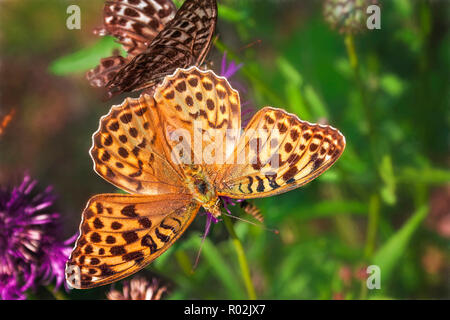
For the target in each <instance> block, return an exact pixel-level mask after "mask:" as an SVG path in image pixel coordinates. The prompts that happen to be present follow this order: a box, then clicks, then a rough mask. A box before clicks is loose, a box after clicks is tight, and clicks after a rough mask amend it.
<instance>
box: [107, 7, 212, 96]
mask: <svg viewBox="0 0 450 320" xmlns="http://www.w3.org/2000/svg"><path fill="white" fill-rule="evenodd" d="M216 22H217V3H216V0H186V1H185V2H184V3H183V5H182V6H181V8H180V9H179V10H178V12H177V14H176V16H175V17H174V18H173V19H172V20H171V21H170V22H169V23H168V24H167V26H166V27H165V28H164V29H163V30H162V31H161V32H160V33H159V34H158V35H157V36H156V37H155V39H153V41H152V42H151V44H150V46H149V47H148V49H147V50H146V51H145V52H142V53H140V54H138V55H137V56H136V57H134V59H133V60H131V61H130V62H129V63H128V64H127V65H126V66H124V67H123V68H122V69H121V70H120V71H119V72H118V73H117V74H116V75H115V76H114V78H113V79H112V80H111V81H110V82H109V83H108V84H107V86H108V90H109V96H110V97H111V96H113V95H116V94H119V93H122V92H128V91H136V90H142V89H145V88H151V87H154V86H155V85H157V84H158V83H159V82H160V81H161V80H162V79H163V78H164V77H165V76H167V75H170V74H172V73H173V72H174V71H175V70H176V69H177V68H186V67H189V66H191V65H201V64H202V63H203V61H204V59H205V57H206V55H207V53H208V52H209V49H210V47H211V44H212V36H213V33H214V30H215V26H216Z"/></svg>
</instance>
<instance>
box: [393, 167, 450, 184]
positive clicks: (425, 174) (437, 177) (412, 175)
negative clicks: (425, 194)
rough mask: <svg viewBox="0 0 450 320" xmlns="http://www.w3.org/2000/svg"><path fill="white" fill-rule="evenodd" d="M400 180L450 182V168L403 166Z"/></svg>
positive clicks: (430, 182)
mask: <svg viewBox="0 0 450 320" xmlns="http://www.w3.org/2000/svg"><path fill="white" fill-rule="evenodd" d="M398 180H399V182H400V181H401V182H403V183H413V182H414V183H416V182H417V183H425V184H442V183H448V182H450V170H447V169H441V168H423V169H417V168H411V167H410V168H403V169H402V170H401V171H400V174H399V176H398Z"/></svg>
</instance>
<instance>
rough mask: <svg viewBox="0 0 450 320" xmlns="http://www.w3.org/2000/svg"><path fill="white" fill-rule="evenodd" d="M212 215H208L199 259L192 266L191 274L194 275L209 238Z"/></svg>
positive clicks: (198, 254)
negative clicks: (206, 240) (204, 245)
mask: <svg viewBox="0 0 450 320" xmlns="http://www.w3.org/2000/svg"><path fill="white" fill-rule="evenodd" d="M212 219H213V218H212V215H210V214H208V215H207V217H206V226H205V233H204V234H203V236H202V242H201V243H200V248H199V249H198V253H197V257H196V258H195V262H194V265H193V266H192V270H191V272H192V273H194V271H195V269H196V268H197V265H198V261H199V260H200V254H201V252H202V248H203V244H204V243H205V239H206V237H207V236H208V233H209V229H210V228H211V221H212Z"/></svg>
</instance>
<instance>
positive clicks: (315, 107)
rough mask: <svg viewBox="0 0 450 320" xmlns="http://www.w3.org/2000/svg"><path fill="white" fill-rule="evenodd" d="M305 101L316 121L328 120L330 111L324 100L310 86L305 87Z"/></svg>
mask: <svg viewBox="0 0 450 320" xmlns="http://www.w3.org/2000/svg"><path fill="white" fill-rule="evenodd" d="M304 95H305V100H306V101H307V102H308V104H309V106H310V107H311V111H312V113H313V115H314V118H315V119H319V118H328V111H327V108H326V106H325V104H324V103H323V101H322V99H321V98H320V97H319V95H318V94H317V92H316V90H314V88H313V87H312V86H310V85H305V88H304Z"/></svg>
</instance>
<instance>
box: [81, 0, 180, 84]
mask: <svg viewBox="0 0 450 320" xmlns="http://www.w3.org/2000/svg"><path fill="white" fill-rule="evenodd" d="M176 11H177V9H176V7H175V5H174V4H173V2H172V0H110V1H106V2H105V6H104V8H103V26H102V27H100V28H97V29H95V30H94V33H95V34H98V35H101V36H105V35H111V36H114V37H115V38H116V39H117V41H118V42H119V43H120V44H122V46H123V48H124V50H125V51H126V52H127V57H126V58H124V57H122V56H119V55H118V54H117V55H114V56H112V57H107V58H103V59H101V61H100V64H99V65H98V66H97V67H95V68H93V69H91V70H89V71H88V72H87V74H86V77H87V79H88V81H89V82H90V84H91V85H92V86H94V87H104V86H105V85H106V84H107V83H108V82H109V81H110V80H111V79H112V78H113V77H114V75H115V74H116V73H117V72H118V71H119V70H120V69H121V68H122V67H123V66H125V65H126V64H127V63H128V62H129V61H130V60H131V59H132V58H133V57H135V56H136V55H137V54H139V53H142V52H144V51H145V50H146V49H147V48H148V45H149V44H150V43H151V41H152V40H153V39H154V38H155V37H156V36H157V35H158V33H159V32H160V31H161V30H162V29H163V28H164V26H165V25H166V24H167V23H168V22H169V21H170V20H172V19H173V18H174V17H175V14H176Z"/></svg>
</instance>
